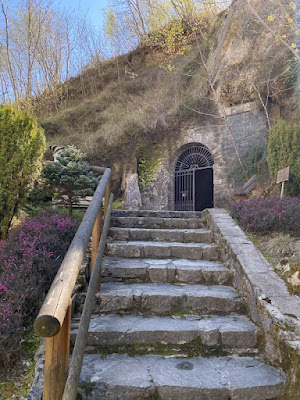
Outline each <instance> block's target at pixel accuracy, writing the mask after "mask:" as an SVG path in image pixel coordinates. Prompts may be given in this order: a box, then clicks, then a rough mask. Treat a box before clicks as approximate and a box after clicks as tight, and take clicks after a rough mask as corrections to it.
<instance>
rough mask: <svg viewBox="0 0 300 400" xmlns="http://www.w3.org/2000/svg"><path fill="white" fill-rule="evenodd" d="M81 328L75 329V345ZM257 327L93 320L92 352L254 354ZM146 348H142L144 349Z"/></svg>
mask: <svg viewBox="0 0 300 400" xmlns="http://www.w3.org/2000/svg"><path fill="white" fill-rule="evenodd" d="M77 329H78V324H73V325H72V331H71V341H72V343H74V342H75V338H76V334H77ZM256 336H257V327H256V326H255V325H254V324H253V323H252V322H251V321H250V320H249V319H248V318H247V317H245V316H241V315H235V316H212V317H201V316H196V315H185V316H182V317H178V316H177V317H176V316H172V317H149V318H144V317H143V316H139V315H128V316H123V317H121V316H119V315H115V314H110V315H106V316H97V315H94V316H92V319H91V322H90V327H89V333H88V335H87V342H86V344H87V346H88V349H89V351H93V352H95V351H97V352H101V351H103V350H105V352H106V353H107V352H108V353H113V352H117V353H121V352H123V353H124V352H130V353H131V354H147V353H149V352H152V354H160V355H161V354H163V353H164V352H167V353H168V354H170V351H174V352H180V353H185V354H187V355H189V356H191V355H193V356H195V355H201V354H206V355H209V354H218V355H220V354H222V353H223V352H231V353H235V354H237V353H239V354H241V353H242V354H246V353H248V354H249V353H250V352H251V353H253V352H254V347H255V346H256V343H257V340H256ZM142 345H143V346H142Z"/></svg>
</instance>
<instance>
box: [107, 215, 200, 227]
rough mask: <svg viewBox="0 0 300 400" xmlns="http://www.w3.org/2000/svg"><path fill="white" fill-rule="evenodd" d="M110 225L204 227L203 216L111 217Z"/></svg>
mask: <svg viewBox="0 0 300 400" xmlns="http://www.w3.org/2000/svg"><path fill="white" fill-rule="evenodd" d="M111 226H119V227H122V228H149V229H157V228H158V229H164V228H166V229H169V228H171V229H172V228H177V229H200V228H205V226H206V221H205V219H203V218H160V217H112V218H111Z"/></svg>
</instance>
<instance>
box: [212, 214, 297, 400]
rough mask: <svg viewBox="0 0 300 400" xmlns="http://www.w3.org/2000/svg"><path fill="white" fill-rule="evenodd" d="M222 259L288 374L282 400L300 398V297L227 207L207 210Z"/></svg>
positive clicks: (268, 350) (268, 353)
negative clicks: (293, 292)
mask: <svg viewBox="0 0 300 400" xmlns="http://www.w3.org/2000/svg"><path fill="white" fill-rule="evenodd" d="M204 214H205V217H206V218H207V221H208V228H209V229H211V231H212V234H213V238H214V241H215V243H216V244H217V245H218V246H219V250H220V255H221V258H222V261H223V262H224V263H225V264H226V265H227V266H228V267H229V268H230V269H231V270H233V271H234V283H235V287H236V288H237V289H238V290H239V291H240V293H241V294H242V295H243V296H244V297H245V299H246V302H247V306H248V313H249V316H250V318H251V319H252V320H253V321H254V322H255V323H256V324H257V325H258V326H259V327H260V329H261V338H260V351H261V353H262V356H263V357H265V359H266V360H267V361H268V362H271V363H273V364H274V365H276V366H277V367H279V368H281V369H282V370H283V371H284V372H285V373H286V377H287V385H286V390H285V392H284V394H283V396H282V400H299V399H300V299H299V297H298V296H295V295H290V294H289V292H288V290H287V287H286V285H285V283H284V281H283V280H282V279H281V278H280V277H279V276H278V275H277V274H276V272H275V271H274V270H273V268H272V266H271V265H270V264H269V263H268V262H267V260H266V259H265V258H264V257H263V256H262V255H261V253H260V252H259V250H258V249H257V248H256V247H255V246H254V245H253V243H252V242H251V241H250V240H249V239H248V237H247V236H246V235H245V233H244V232H243V231H242V230H241V229H240V228H239V227H238V226H237V225H236V224H235V222H234V221H233V219H232V218H231V217H230V216H229V214H228V213H227V212H226V211H225V210H223V209H209V210H206V211H205V212H204Z"/></svg>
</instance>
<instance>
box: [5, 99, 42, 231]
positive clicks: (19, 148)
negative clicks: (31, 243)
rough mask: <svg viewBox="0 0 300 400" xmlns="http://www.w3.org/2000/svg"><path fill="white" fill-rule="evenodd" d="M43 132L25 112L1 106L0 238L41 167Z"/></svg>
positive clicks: (6, 229) (7, 228)
mask: <svg viewBox="0 0 300 400" xmlns="http://www.w3.org/2000/svg"><path fill="white" fill-rule="evenodd" d="M44 150H45V136H44V131H43V129H42V128H40V127H39V126H38V124H37V122H36V120H35V119H34V118H33V117H32V116H31V115H30V114H29V113H28V112H24V111H19V110H16V109H15V108H14V107H12V106H9V105H1V106H0V239H5V238H6V236H7V233H8V230H9V228H10V225H11V222H12V219H13V217H14V216H15V215H16V213H17V211H18V208H19V205H20V203H21V202H22V200H23V199H24V197H25V195H26V193H27V191H28V189H29V188H30V185H31V184H32V183H33V181H34V179H35V178H36V176H37V174H38V172H39V169H40V167H41V159H42V156H43V153H44Z"/></svg>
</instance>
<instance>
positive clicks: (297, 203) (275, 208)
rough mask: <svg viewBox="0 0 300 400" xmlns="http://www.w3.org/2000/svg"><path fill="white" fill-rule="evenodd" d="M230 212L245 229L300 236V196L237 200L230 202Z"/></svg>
mask: <svg viewBox="0 0 300 400" xmlns="http://www.w3.org/2000/svg"><path fill="white" fill-rule="evenodd" d="M230 213H231V215H232V216H233V218H235V219H236V220H237V221H238V223H239V224H240V225H241V226H242V227H243V228H244V229H246V230H247V231H251V232H262V233H263V232H273V231H276V232H283V233H290V234H292V235H295V236H300V198H293V197H285V198H283V199H280V198H278V197H269V198H265V199H263V198H253V199H249V200H238V201H234V202H232V203H231V205H230Z"/></svg>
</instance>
